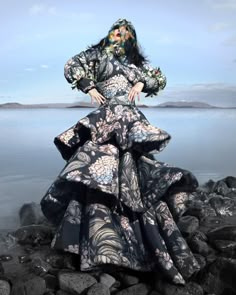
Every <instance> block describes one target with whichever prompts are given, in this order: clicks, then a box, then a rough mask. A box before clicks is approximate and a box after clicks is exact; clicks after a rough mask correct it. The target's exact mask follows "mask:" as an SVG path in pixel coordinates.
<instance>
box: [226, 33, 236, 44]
mask: <svg viewBox="0 0 236 295" xmlns="http://www.w3.org/2000/svg"><path fill="white" fill-rule="evenodd" d="M223 45H225V46H236V35H233V36H231V37H229V38H227V39H225V40H224V41H223Z"/></svg>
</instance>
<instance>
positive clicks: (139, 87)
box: [128, 82, 144, 101]
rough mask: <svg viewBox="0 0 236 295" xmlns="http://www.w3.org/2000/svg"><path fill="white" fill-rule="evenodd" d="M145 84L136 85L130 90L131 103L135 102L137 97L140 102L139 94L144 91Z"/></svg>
mask: <svg viewBox="0 0 236 295" xmlns="http://www.w3.org/2000/svg"><path fill="white" fill-rule="evenodd" d="M143 87H144V84H143V82H138V83H136V84H135V85H134V86H133V87H132V88H131V90H130V92H129V95H128V99H129V100H130V101H134V100H135V98H136V96H138V100H140V96H139V93H140V92H141V91H142V90H143Z"/></svg>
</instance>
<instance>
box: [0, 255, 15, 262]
mask: <svg viewBox="0 0 236 295" xmlns="http://www.w3.org/2000/svg"><path fill="white" fill-rule="evenodd" d="M12 259H13V257H12V255H0V261H2V262H7V261H10V260H12Z"/></svg>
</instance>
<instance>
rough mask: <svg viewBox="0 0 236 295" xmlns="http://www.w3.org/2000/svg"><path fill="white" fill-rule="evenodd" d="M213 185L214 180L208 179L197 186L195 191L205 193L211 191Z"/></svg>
mask: <svg viewBox="0 0 236 295" xmlns="http://www.w3.org/2000/svg"><path fill="white" fill-rule="evenodd" d="M214 185H215V182H214V181H213V180H211V179H210V180H208V181H207V182H206V183H204V184H203V185H201V186H199V187H198V188H197V191H201V192H205V193H207V194H209V193H211V192H212V191H213V187H214Z"/></svg>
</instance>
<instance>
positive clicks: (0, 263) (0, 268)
mask: <svg viewBox="0 0 236 295" xmlns="http://www.w3.org/2000/svg"><path fill="white" fill-rule="evenodd" d="M4 272H5V271H4V268H3V265H2V262H0V276H1V275H4Z"/></svg>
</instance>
